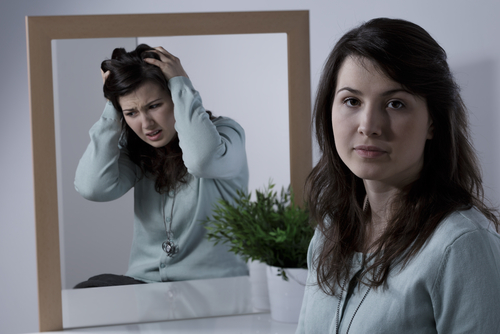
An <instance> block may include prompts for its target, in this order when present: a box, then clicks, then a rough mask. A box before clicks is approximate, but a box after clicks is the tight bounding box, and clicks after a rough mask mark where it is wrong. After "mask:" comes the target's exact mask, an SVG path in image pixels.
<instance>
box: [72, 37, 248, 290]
mask: <svg viewBox="0 0 500 334" xmlns="http://www.w3.org/2000/svg"><path fill="white" fill-rule="evenodd" d="M101 69H102V71H103V72H102V74H103V80H104V88H103V89H104V96H105V97H106V98H107V99H108V102H107V104H106V107H105V109H104V112H103V114H102V116H101V118H100V119H99V121H98V122H97V123H96V124H95V125H94V126H93V127H92V128H91V130H90V137H91V142H90V144H89V146H88V147H87V150H86V151H85V153H84V155H83V157H82V158H81V160H80V163H79V164H78V168H77V171H76V177H75V187H76V190H77V191H78V192H79V193H80V194H81V195H82V196H83V197H85V198H86V199H89V200H92V201H99V202H105V201H112V200H114V199H117V198H119V197H121V196H122V195H124V194H125V193H126V192H127V191H129V190H130V189H131V188H134V213H135V219H134V237H133V241H132V249H131V254H130V260H129V268H128V271H127V272H126V275H125V276H122V275H99V276H96V277H93V278H91V279H90V280H89V281H86V282H83V283H80V284H79V285H77V287H90V286H103V285H120V284H129V283H142V282H161V281H176V280H189V279H203V278H215V277H228V276H240V275H246V273H247V268H246V264H245V263H244V262H243V261H242V260H241V259H239V258H238V257H236V256H235V255H234V254H232V253H230V252H228V248H227V247H226V246H224V245H220V244H219V245H217V246H214V245H213V244H212V243H211V242H208V241H207V240H206V238H205V228H204V227H203V226H202V224H201V223H202V221H203V220H205V219H206V217H207V216H208V215H210V214H211V208H212V206H213V203H214V202H216V201H217V200H218V199H220V198H223V199H226V200H231V198H232V197H234V196H235V195H236V191H237V190H239V189H246V188H247V186H248V166H247V160H246V153H245V135H244V131H243V129H242V128H241V126H240V125H239V124H237V123H236V122H235V121H233V120H231V119H229V118H225V117H218V118H215V117H213V116H212V114H211V113H210V112H209V111H206V110H205V109H204V108H203V105H202V101H201V98H200V95H199V93H198V92H197V91H196V90H195V89H194V88H193V85H192V83H191V81H190V80H189V78H188V76H187V74H186V72H185V71H184V69H183V67H182V66H181V64H180V61H179V59H178V58H176V57H174V56H173V55H171V54H170V53H169V52H167V51H166V50H165V49H163V48H161V47H160V48H156V49H153V48H150V47H149V46H147V45H144V44H142V45H139V46H138V47H137V48H136V50H134V51H132V52H128V53H127V52H125V50H124V49H121V48H118V49H115V50H114V51H113V55H112V59H110V60H105V61H104V62H103V63H102V65H101ZM103 256H105V255H103Z"/></svg>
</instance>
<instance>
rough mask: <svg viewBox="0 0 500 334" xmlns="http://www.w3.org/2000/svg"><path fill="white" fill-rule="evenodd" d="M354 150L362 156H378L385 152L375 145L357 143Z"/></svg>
mask: <svg viewBox="0 0 500 334" xmlns="http://www.w3.org/2000/svg"><path fill="white" fill-rule="evenodd" d="M354 151H356V153H357V154H358V155H359V156H360V157H362V158H368V159H372V158H378V157H380V156H382V155H384V154H386V153H387V152H386V151H384V150H383V149H381V148H379V147H376V146H365V145H359V146H356V147H355V148H354Z"/></svg>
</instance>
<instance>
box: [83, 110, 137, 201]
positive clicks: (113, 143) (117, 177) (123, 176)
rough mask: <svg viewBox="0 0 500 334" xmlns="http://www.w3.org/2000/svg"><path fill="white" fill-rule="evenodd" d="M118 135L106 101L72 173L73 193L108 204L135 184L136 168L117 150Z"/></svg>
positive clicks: (118, 125) (116, 119)
mask: <svg viewBox="0 0 500 334" xmlns="http://www.w3.org/2000/svg"><path fill="white" fill-rule="evenodd" d="M120 134H121V123H120V119H119V116H118V114H117V112H116V110H115V109H114V107H113V105H112V104H111V102H109V101H108V102H107V103H106V107H105V108H104V111H103V114H102V116H101V118H100V119H99V121H97V123H95V124H94V125H93V126H92V128H91V129H90V131H89V135H90V144H89V145H88V146H87V149H86V150H85V153H84V154H83V156H82V158H81V159H80V162H79V163H78V167H77V169H76V176H75V189H76V191H78V193H80V194H81V195H82V196H83V197H84V198H86V199H88V200H91V201H96V202H106V201H112V200H115V199H117V198H119V197H121V196H123V195H124V194H125V193H126V192H127V191H129V190H130V188H132V187H133V185H134V184H135V181H136V167H135V164H134V163H133V162H132V161H130V159H129V158H128V155H127V154H126V152H125V151H124V150H122V149H120V148H119V146H118V141H119V138H120Z"/></svg>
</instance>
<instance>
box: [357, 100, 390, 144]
mask: <svg viewBox="0 0 500 334" xmlns="http://www.w3.org/2000/svg"><path fill="white" fill-rule="evenodd" d="M384 113H385V111H384V110H379V108H378V107H376V106H374V105H370V104H368V105H366V106H365V108H364V109H363V110H362V111H361V112H360V114H359V116H360V119H359V126H358V132H359V133H360V134H363V135H365V136H368V137H371V136H380V135H381V134H382V128H383V124H384V118H385V115H384Z"/></svg>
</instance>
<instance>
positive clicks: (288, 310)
mask: <svg viewBox="0 0 500 334" xmlns="http://www.w3.org/2000/svg"><path fill="white" fill-rule="evenodd" d="M278 269H279V268H277V267H272V266H268V267H267V286H268V289H269V302H270V303H271V318H273V319H274V320H276V321H280V322H288V323H298V321H299V315H300V307H301V306H302V299H303V298H304V290H305V286H306V279H307V269H289V268H285V272H286V275H287V276H288V281H285V280H283V278H282V277H281V276H277V275H278Z"/></svg>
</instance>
